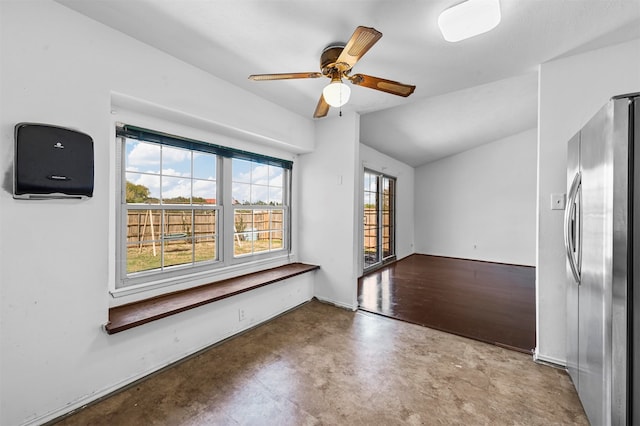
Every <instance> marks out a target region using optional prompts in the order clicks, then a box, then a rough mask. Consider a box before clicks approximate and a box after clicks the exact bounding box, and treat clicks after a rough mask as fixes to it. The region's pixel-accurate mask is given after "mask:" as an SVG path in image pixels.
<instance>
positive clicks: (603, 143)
mask: <svg viewBox="0 0 640 426" xmlns="http://www.w3.org/2000/svg"><path fill="white" fill-rule="evenodd" d="M612 111H613V108H612V104H608V105H607V106H606V107H604V108H602V109H601V110H600V111H599V112H598V114H597V115H596V116H594V117H593V118H592V119H591V120H590V121H589V122H588V123H587V124H586V125H585V127H584V128H583V129H582V131H581V138H580V163H581V172H582V269H581V284H580V289H579V298H578V321H579V325H578V329H579V332H578V394H579V395H580V399H581V400H582V404H583V406H584V408H585V412H586V413H587V416H588V417H589V421H590V422H591V424H593V425H607V424H609V422H610V413H608V412H607V411H609V408H608V407H607V406H608V405H609V404H608V403H607V401H608V400H610V395H608V392H609V390H608V386H607V378H608V376H609V373H608V372H607V368H606V364H607V357H608V356H610V355H607V348H610V345H611V340H610V339H611V335H610V333H609V332H608V330H609V329H610V327H611V320H610V317H609V314H610V313H609V314H608V313H607V312H606V311H608V310H610V309H609V308H608V307H607V305H609V306H610V304H611V295H610V286H611V270H610V267H608V266H607V265H610V264H611V259H610V257H611V256H610V252H611V243H610V242H609V241H610V240H611V237H610V235H611V231H610V230H607V228H609V229H610V226H611V225H610V224H609V222H610V217H611V213H612V212H611V206H610V205H611V203H610V202H609V197H610V195H611V194H610V191H611V190H610V188H608V185H610V184H611V178H610V177H609V176H608V174H610V173H611V169H612V167H613V164H612V155H611V149H610V146H611V143H612V141H611V140H610V139H611V136H612V131H611V126H612V124H611V123H612V113H613V112H612ZM607 288H608V290H607ZM607 293H609V294H607ZM607 340H608V343H607Z"/></svg>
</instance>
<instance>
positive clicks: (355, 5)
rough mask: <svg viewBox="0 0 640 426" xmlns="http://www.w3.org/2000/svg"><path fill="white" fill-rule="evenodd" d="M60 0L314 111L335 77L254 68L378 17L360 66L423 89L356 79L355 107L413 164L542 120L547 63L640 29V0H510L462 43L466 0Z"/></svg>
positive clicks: (283, 63)
mask: <svg viewBox="0 0 640 426" xmlns="http://www.w3.org/2000/svg"><path fill="white" fill-rule="evenodd" d="M56 1H58V2H59V3H61V4H63V5H65V6H67V7H69V8H71V9H74V10H76V11H77V12H79V13H82V14H84V15H86V16H88V17H90V18H92V19H95V20H97V21H99V22H102V23H104V24H105V25H108V26H110V27H112V28H114V29H117V30H119V31H121V32H123V33H125V34H128V35H130V36H132V37H134V38H136V39H138V40H140V41H142V42H144V43H147V44H149V45H151V46H154V47H156V48H158V49H160V50H162V51H164V52H166V53H168V54H170V55H173V56H175V57H177V58H179V59H181V60H183V61H185V62H187V63H190V64H192V65H194V66H197V67H199V68H201V69H203V70H205V71H207V72H209V73H211V74H213V75H215V76H217V77H219V78H221V79H224V80H226V81H229V82H230V83H232V84H234V85H236V86H238V87H241V88H243V89H245V90H247V91H250V92H252V93H254V94H256V95H258V96H261V97H263V98H265V99H268V100H270V101H272V102H274V103H276V104H278V105H281V106H283V107H285V108H288V109H290V110H291V111H293V112H295V113H298V114H300V115H302V116H304V117H308V118H309V119H312V118H311V117H312V114H313V111H314V109H315V106H316V103H317V101H318V98H319V96H320V93H321V91H322V88H323V87H324V86H325V85H326V84H327V83H328V80H326V79H324V78H319V79H306V80H288V81H284V80H283V81H265V82H255V81H250V80H248V79H247V77H248V76H249V75H250V74H259V73H280V72H307V71H311V72H315V71H319V58H320V53H321V52H322V49H323V48H324V47H325V46H327V45H328V44H330V43H332V42H335V41H343V42H344V41H347V40H348V39H349V37H350V36H351V34H352V33H353V31H354V29H355V28H356V27H357V26H358V25H363V26H370V27H374V28H376V29H377V30H379V31H381V32H382V33H383V37H382V39H381V40H380V41H379V42H378V43H377V44H375V45H374V46H373V48H372V49H371V50H370V51H369V52H368V53H367V54H366V55H365V56H364V57H363V58H362V59H361V60H360V61H359V62H358V63H357V64H356V66H355V67H354V69H353V72H354V73H364V74H369V75H373V76H376V77H383V78H388V79H391V80H396V81H400V82H403V83H408V84H415V85H416V86H417V88H416V91H415V93H414V94H413V95H411V96H410V97H409V98H402V97H397V96H393V95H389V94H386V93H382V92H377V91H374V90H370V89H366V88H363V87H355V86H353V89H352V94H351V100H350V101H349V103H348V104H347V105H346V106H344V107H343V111H355V112H358V113H359V114H361V115H362V119H361V142H362V143H365V144H367V145H370V146H371V147H373V148H375V149H377V150H379V151H381V152H383V153H385V154H387V155H390V156H392V157H394V158H397V159H399V160H401V161H404V162H406V163H407V164H410V165H412V166H418V165H420V164H424V163H426V162H429V161H434V160H436V159H438V158H442V157H445V156H448V155H452V154H455V153H456V152H461V151H463V150H466V149H470V148H472V147H474V146H477V145H480V144H484V143H487V142H490V141H492V140H496V139H499V138H502V137H506V136H509V135H510V134H515V133H519V132H521V131H524V130H526V129H530V128H532V127H535V125H536V121H537V67H538V65H539V64H540V63H543V62H546V61H549V60H551V59H554V58H558V57H561V56H564V55H569V54H574V53H578V52H581V51H584V50H589V49H591V48H597V47H602V46H605V45H608V44H612V43H619V42H623V41H626V40H630V39H634V38H640V0H501V12H502V22H501V23H500V25H498V27H497V28H496V29H495V30H493V31H491V32H489V33H486V34H483V35H480V36H477V37H474V38H471V39H468V40H466V41H462V42H459V43H449V42H446V41H444V40H443V38H442V36H441V35H440V33H439V31H438V28H437V18H438V15H439V13H440V12H441V11H443V10H444V9H446V8H448V7H450V6H452V5H454V4H456V3H459V1H460V0H421V1H417V0H401V1H398V0H367V1H365V0H346V1H345V0H343V1H332V0H329V1H327V0H323V1H320V0H268V1H264V0H228V1H222V0H186V1H178V0H129V1H122V0H56ZM337 113H338V111H337V110H336V109H335V108H332V109H331V110H330V112H329V116H330V117H331V116H335V115H337Z"/></svg>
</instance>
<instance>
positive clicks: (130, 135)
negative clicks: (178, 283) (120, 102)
mask: <svg viewBox="0 0 640 426" xmlns="http://www.w3.org/2000/svg"><path fill="white" fill-rule="evenodd" d="M116 133H117V135H118V142H119V150H118V152H119V156H120V158H121V165H122V166H121V170H120V172H119V173H118V174H119V178H120V185H119V187H120V191H119V194H120V195H119V201H120V202H119V204H118V205H119V206H120V207H119V210H120V211H119V215H118V217H119V222H118V223H119V224H118V227H119V229H120V237H119V241H118V258H119V260H120V261H119V262H118V264H119V265H120V266H119V271H118V276H119V280H118V284H117V287H126V286H131V285H134V284H145V283H148V282H154V281H159V280H164V279H167V278H176V277H182V276H184V275H186V274H190V273H193V272H201V271H209V270H212V269H215V268H221V267H225V266H230V265H235V264H239V263H246V262H250V261H255V260H258V259H265V258H270V257H277V256H280V255H287V254H288V251H289V244H288V242H287V239H288V236H289V231H290V227H289V193H290V192H289V185H290V183H289V182H290V170H291V166H292V164H291V162H289V161H285V160H280V159H275V158H271V157H266V156H262V155H258V154H253V153H248V152H244V151H238V150H233V149H230V148H226V147H222V146H217V145H212V144H208V143H204V142H198V141H193V140H188V139H184V138H179V137H175V136H170V135H165V134H162V133H158V132H153V131H150V130H146V129H140V128H137V127H133V126H123V127H118V129H117V132H116ZM225 218H228V219H226V220H225Z"/></svg>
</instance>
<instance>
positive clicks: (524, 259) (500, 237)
mask: <svg viewBox="0 0 640 426" xmlns="http://www.w3.org/2000/svg"><path fill="white" fill-rule="evenodd" d="M415 177H416V183H415V245H416V252H417V253H422V254H431V255H438V256H448V257H459V258H464V259H477V260H485V261H492V262H501V263H511V264H518V265H535V242H536V237H535V230H536V228H535V226H536V222H535V208H536V195H535V194H536V129H530V130H527V131H525V132H522V133H519V134H516V135H513V136H510V137H508V138H505V139H501V140H498V141H495V142H492V143H489V144H486V145H482V146H480V147H477V148H474V149H472V150H469V151H465V152H463V153H460V154H457V155H454V156H451V157H447V158H444V159H442V160H439V161H435V162H432V163H428V164H426V165H424V166H421V167H418V168H416V172H415Z"/></svg>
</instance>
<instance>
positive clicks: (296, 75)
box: [249, 72, 322, 81]
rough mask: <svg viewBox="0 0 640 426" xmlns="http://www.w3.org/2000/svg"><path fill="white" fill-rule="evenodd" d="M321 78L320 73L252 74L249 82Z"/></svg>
mask: <svg viewBox="0 0 640 426" xmlns="http://www.w3.org/2000/svg"><path fill="white" fill-rule="evenodd" d="M318 77H322V73H320V72H289V73H282V74H252V75H250V76H249V80H253V81H266V80H291V79H294V78H318Z"/></svg>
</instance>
